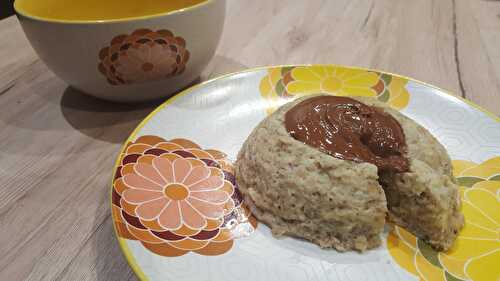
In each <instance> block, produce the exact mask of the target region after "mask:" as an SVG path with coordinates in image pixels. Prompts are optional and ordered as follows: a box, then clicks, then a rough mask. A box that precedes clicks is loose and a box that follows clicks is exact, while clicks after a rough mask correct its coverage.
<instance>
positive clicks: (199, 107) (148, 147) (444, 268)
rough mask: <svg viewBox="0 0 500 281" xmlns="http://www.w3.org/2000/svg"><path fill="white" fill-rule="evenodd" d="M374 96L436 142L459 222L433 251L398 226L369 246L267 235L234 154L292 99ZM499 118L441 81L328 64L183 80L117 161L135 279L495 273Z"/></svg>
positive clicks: (116, 212)
mask: <svg viewBox="0 0 500 281" xmlns="http://www.w3.org/2000/svg"><path fill="white" fill-rule="evenodd" d="M319 92H323V93H328V94H331V95H358V96H372V97H375V98H377V99H378V100H380V101H383V102H386V103H388V104H389V105H391V106H392V107H393V108H396V109H398V110H400V111H401V112H402V113H404V114H405V115H407V116H409V117H411V118H413V119H414V120H415V121H417V122H418V123H420V124H422V125H423V126H424V127H426V128H427V129H428V130H429V131H430V132H431V133H432V134H434V135H435V136H436V137H437V138H438V139H439V141H441V143H443V144H444V145H445V146H446V148H447V149H448V152H449V154H450V156H451V158H452V159H453V167H454V173H455V176H456V177H457V179H458V181H459V183H460V189H461V195H462V199H461V200H462V201H463V213H464V214H465V218H466V224H465V227H464V229H463V230H462V231H461V233H460V236H459V237H458V239H457V241H456V243H455V245H454V247H453V248H452V249H451V250H450V251H448V252H436V251H434V250H432V249H431V248H429V247H428V246H427V245H426V244H425V243H423V242H422V241H421V240H419V239H417V238H415V237H414V236H413V235H411V234H410V233H408V232H406V231H405V230H404V229H402V228H399V227H394V228H392V229H389V228H387V231H386V233H384V235H383V245H382V246H381V247H380V248H378V249H374V250H370V251H367V252H365V253H357V252H348V253H338V252H336V251H334V250H321V249H320V248H318V247H317V246H316V245H314V244H311V243H308V242H305V241H302V240H298V239H294V238H283V239H276V238H273V236H272V235H271V233H270V231H269V229H268V228H267V227H266V226H265V225H264V224H259V223H258V222H257V221H256V219H255V218H254V217H253V216H252V214H251V213H250V211H249V209H248V208H247V207H246V206H245V203H244V202H242V198H241V194H240V192H239V190H238V184H237V183H236V181H235V177H234V171H233V166H232V161H234V160H235V157H236V155H237V153H238V150H239V149H240V146H241V144H242V143H243V141H244V140H245V138H246V137H247V136H248V134H249V133H250V132H251V130H252V129H253V128H254V127H255V126H256V125H257V124H258V123H259V121H261V120H262V119H263V118H265V117H266V116H267V115H268V114H270V113H271V112H273V110H275V109H276V108H277V107H278V106H279V105H281V104H283V103H285V102H286V101H287V100H289V99H293V98H296V97H299V96H303V95H307V94H313V93H319ZM499 121H500V119H499V118H498V117H496V116H494V115H493V114H491V113H488V112H486V111H485V110H483V109H481V108H480V107H478V106H477V105H474V104H472V103H470V102H468V101H466V100H462V99H460V98H457V97H455V96H452V95H450V94H448V93H446V92H445V91H443V90H441V89H438V88H436V87H433V86H430V85H427V84H424V83H422V82H418V81H415V80H412V79H409V78H405V77H401V76H398V75H393V74H388V73H383V72H378V71H373V70H367V69H359V68H349V67H341V66H334V65H313V66H309V65H307V66H306V65H299V66H286V67H269V68H260V69H252V70H247V71H244V72H240V73H235V74H230V75H226V76H223V77H220V78H217V79H214V80H211V81H208V82H204V83H202V84H200V85H198V86H195V87H193V88H190V89H188V90H186V91H184V92H182V93H180V94H178V95H177V96H175V97H174V98H171V99H169V100H168V101H167V102H165V103H164V104H163V105H161V106H160V107H159V108H157V109H156V110H155V111H154V112H153V113H151V114H150V115H149V116H148V117H147V118H146V119H145V120H144V121H143V122H142V123H141V124H140V125H139V126H138V127H137V129H136V130H135V131H134V132H133V133H132V135H131V136H130V137H129V139H128V140H127V142H126V144H125V145H124V147H123V149H122V150H121V153H120V156H119V158H118V160H117V163H116V166H115V168H114V176H113V182H112V196H111V201H112V203H111V205H112V215H113V221H114V226H115V230H116V234H117V236H118V241H119V243H120V246H121V249H122V250H123V252H124V254H125V257H126V259H127V260H128V262H129V264H130V266H131V267H132V268H133V270H134V271H135V273H136V274H137V276H138V277H139V278H140V279H141V280H175V281H183V280H217V281H223V280H251V281H255V280H273V281H274V280H283V281H285V280H286V281H290V280H358V281H359V280H384V281H386V280H387V281H390V280H447V281H451V280H453V281H456V280H475V281H480V280H481V281H486V280H488V281H491V280H500V266H498V265H499V261H500V141H499V140H500V123H499Z"/></svg>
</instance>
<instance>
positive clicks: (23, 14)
mask: <svg viewBox="0 0 500 281" xmlns="http://www.w3.org/2000/svg"><path fill="white" fill-rule="evenodd" d="M19 1H21V0H15V1H14V5H13V6H14V11H15V12H16V14H17V16H18V17H19V16H21V17H25V18H28V19H31V20H35V21H41V22H47V23H57V24H91V25H100V24H107V23H123V22H135V21H141V20H150V19H156V18H160V17H163V16H170V15H177V14H183V13H186V12H191V11H193V10H197V9H201V8H203V7H205V6H208V5H210V4H213V3H214V2H215V1H224V0H204V1H202V2H200V3H198V4H194V5H192V6H188V7H185V8H181V9H177V10H173V11H168V12H160V13H155V14H151V15H145V16H137V17H126V18H115V19H106V20H63V19H56V18H48V17H41V16H37V15H34V14H30V13H28V12H26V11H25V10H23V9H22V8H20V7H19V5H18V2H19ZM25 1H30V0H25ZM31 1H37V0H31Z"/></svg>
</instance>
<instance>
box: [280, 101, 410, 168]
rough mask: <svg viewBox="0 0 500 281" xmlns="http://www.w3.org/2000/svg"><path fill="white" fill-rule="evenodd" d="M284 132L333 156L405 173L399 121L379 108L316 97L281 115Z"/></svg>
mask: <svg viewBox="0 0 500 281" xmlns="http://www.w3.org/2000/svg"><path fill="white" fill-rule="evenodd" d="M285 126H286V129H287V131H288V133H289V134H290V135H291V136H292V137H293V138H295V139H296V140H298V141H301V142H303V143H305V144H307V145H310V146H312V147H315V148H317V149H319V150H320V151H322V152H324V153H327V154H329V155H331V156H333V157H336V158H340V159H345V160H351V161H356V162H368V163H372V164H374V165H376V166H377V167H378V168H379V170H380V171H394V172H406V171H408V165H409V164H408V159H406V157H405V154H406V141H405V135H404V132H403V129H402V128H401V125H400V124H399V122H398V121H397V120H396V119H395V118H394V117H392V116H391V115H389V114H388V113H385V112H384V111H383V110H382V109H380V108H377V107H373V106H368V105H365V104H363V103H361V102H359V101H357V100H354V99H351V98H347V97H335V96H318V97H313V98H310V99H307V100H304V101H302V102H301V103H299V104H297V105H295V106H294V107H293V108H291V109H290V110H288V112H287V113H286V115H285Z"/></svg>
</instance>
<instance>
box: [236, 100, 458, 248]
mask: <svg viewBox="0 0 500 281" xmlns="http://www.w3.org/2000/svg"><path fill="white" fill-rule="evenodd" d="M304 116H307V118H306V117H304ZM318 116H320V117H318ZM332 116H333V117H332ZM294 122H295V123H294ZM301 122H302V123H301ZM336 122H337V123H336ZM339 122H340V123H339ZM346 122H347V123H346ZM363 122H365V123H363ZM362 123H363V124H364V125H361V124H362ZM325 124H326V125H325ZM332 124H333V126H332ZM377 124H378V125H377ZM325 128H327V129H325ZM374 128H376V129H374ZM328 130H330V131H328ZM346 130H347V131H346ZM332 132H333V133H332ZM353 132H354V136H353V135H352V134H353ZM350 134H351V135H350ZM353 147H354V148H355V149H354V148H353ZM236 177H237V181H238V185H239V187H240V190H241V191H242V192H243V194H244V195H245V199H246V200H247V202H248V204H249V205H251V206H252V208H253V211H254V213H255V215H256V216H257V218H258V219H259V220H261V221H263V222H264V223H266V224H267V225H268V226H269V227H270V228H271V229H272V232H273V234H274V235H277V236H281V235H291V236H296V237H300V238H304V239H306V240H309V241H312V242H314V243H316V244H318V245H319V246H321V247H323V248H330V247H333V248H335V249H337V250H339V251H346V250H359V251H363V250H366V249H370V248H374V247H376V246H378V245H380V237H379V236H380V233H382V231H383V228H384V224H385V221H386V217H388V218H389V219H390V220H391V221H392V222H394V223H396V224H398V225H401V226H403V227H405V228H407V229H408V230H409V231H411V232H412V233H414V234H415V235H417V236H418V237H420V238H422V239H424V240H425V241H427V242H428V243H429V244H430V245H431V246H433V247H434V248H436V249H438V250H446V249H448V248H450V247H451V245H452V243H453V241H454V240H455V238H456V236H457V234H458V231H459V230H460V228H461V227H462V226H463V216H462V214H461V213H460V211H459V208H460V200H459V194H458V188H457V186H456V184H455V179H454V178H453V176H452V173H451V164H450V159H449V157H448V155H447V153H446V150H445V149H444V147H443V146H442V145H441V144H440V143H439V142H438V141H437V140H436V139H435V138H434V137H433V136H432V135H431V134H430V133H429V132H428V131H427V130H425V129H424V128H423V127H421V126H420V125H418V124H417V123H415V122H414V121H413V120H411V119H409V118H407V117H405V116H403V115H402V114H400V113H399V112H397V111H395V110H393V109H391V108H389V107H388V106H386V105H385V104H383V103H380V102H378V101H376V100H375V99H372V98H361V97H352V98H346V97H333V96H321V95H319V96H309V97H305V98H301V99H298V100H295V101H293V102H290V103H288V104H286V105H284V106H282V107H281V108H280V109H278V110H277V111H276V112H274V113H273V114H272V115H270V116H269V117H267V118H266V119H264V120H263V121H262V122H261V123H260V124H259V125H258V126H257V127H256V128H255V129H254V130H253V132H252V133H251V134H250V136H249V137H248V139H247V140H246V141H245V143H244V144H243V147H242V149H241V151H240V153H239V154H238V159H237V161H236ZM387 215H388V216H387Z"/></svg>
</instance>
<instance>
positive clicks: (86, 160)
mask: <svg viewBox="0 0 500 281" xmlns="http://www.w3.org/2000/svg"><path fill="white" fill-rule="evenodd" d="M0 38H2V39H1V40H0V131H1V133H0V252H1V253H2V255H1V256H0V280H135V277H134V275H133V273H132V272H131V270H130V268H129V267H128V265H127V264H126V261H125V260H124V258H123V257H122V255H121V253H120V250H119V248H118V244H117V243H116V240H115V238H114V235H113V230H112V225H111V219H110V210H109V204H108V203H109V181H110V176H111V169H112V167H113V163H114V161H115V158H116V156H117V154H118V151H119V148H120V144H121V143H122V142H123V141H124V140H125V139H126V137H127V136H128V135H129V133H130V132H131V131H132V130H133V128H134V127H135V126H136V125H137V124H138V122H139V121H140V120H141V119H142V118H144V117H145V116H146V115H147V114H148V113H149V112H150V111H151V110H152V109H153V108H154V107H155V106H157V105H158V104H157V103H148V104H141V105H135V106H132V105H119V104H111V103H107V102H104V101H99V100H96V99H93V98H90V97H87V96H84V95H82V94H80V93H78V92H75V91H74V90H72V89H70V88H68V87H67V85H66V84H65V83H64V82H62V81H61V80H60V79H58V78H57V77H55V76H54V75H53V74H52V73H51V72H50V71H48V69H47V68H46V67H45V65H44V64H43V63H42V62H41V61H40V60H39V59H38V58H37V56H36V54H35V53H34V52H33V50H32V49H31V47H30V46H29V44H28V42H27V40H26V39H25V37H24V35H23V33H22V30H21V28H20V26H19V23H18V21H17V19H16V18H14V17H10V18H7V19H5V20H2V21H0ZM499 46H500V2H498V1H482V0H443V1H431V0H421V1H395V0H379V1H375V0H373V1H370V0H335V1H319V0H317V1H316V0H315V1H284V0H273V1H239V0H229V1H228V7H227V20H226V25H225V30H224V35H223V38H222V41H221V43H220V46H219V49H218V52H217V55H216V57H215V58H214V60H213V61H212V63H211V64H210V66H209V67H208V68H207V70H206V71H205V73H204V74H203V75H202V79H207V78H210V77H214V76H217V75H220V74H224V73H229V72H233V71H238V70H242V69H245V68H248V67H255V66H264V65H273V64H293V63H334V64H344V65H356V66H362V67H370V68H377V69H381V70H386V71H389V72H394V73H400V74H402V75H406V76H410V77H413V78H415V79H418V80H422V81H426V82H429V83H431V84H434V85H437V86H439V87H442V88H444V89H448V90H450V91H452V92H454V93H456V94H457V95H461V96H464V97H466V98H468V99H470V100H472V101H474V102H476V103H478V104H479V105H481V106H483V107H485V108H487V109H489V110H490V111H492V112H494V113H496V114H500V97H499V92H500V48H499Z"/></svg>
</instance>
